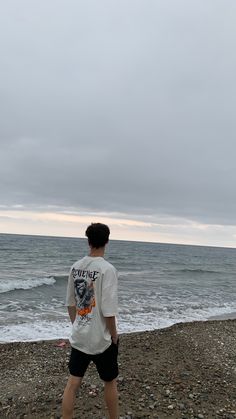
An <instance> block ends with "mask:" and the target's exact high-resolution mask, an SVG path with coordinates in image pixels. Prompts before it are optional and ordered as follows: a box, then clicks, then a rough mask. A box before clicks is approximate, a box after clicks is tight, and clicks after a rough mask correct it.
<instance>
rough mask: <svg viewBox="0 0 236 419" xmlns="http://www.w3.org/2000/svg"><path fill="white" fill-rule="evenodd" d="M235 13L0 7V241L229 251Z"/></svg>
mask: <svg viewBox="0 0 236 419" xmlns="http://www.w3.org/2000/svg"><path fill="white" fill-rule="evenodd" d="M235 28H236V2H235V0H221V1H219V0H198V1H189V0H169V1H166V0H161V1H159V0H142V1H141V0H119V1H118V0H117V1H110V0H107V1H104V0H99V1H97V0H91V1H86V2H82V1H77V0H73V1H70V0H69V1H65V0H64V1H61V0H40V1H39V0H38V1H34V2H32V1H31V0H21V1H20V2H19V1H17V0H9V1H7V2H4V1H0V57H1V65H0V118H1V121H0V122H1V123H0V144H1V149H0V150H1V152H0V231H2V232H12V233H13V232H16V233H27V234H30V233H32V234H35V233H36V234H40V233H41V234H54V235H68V236H77V235H79V236H82V235H83V229H84V226H85V225H86V223H88V222H91V221H97V220H102V221H107V222H109V223H110V224H112V226H113V230H112V231H113V238H124V239H130V240H151V241H166V242H175V243H176V242H179V243H195V244H196V243H198V244H212V245H222V246H234V247H236V193H235V184H236V168H235V155H236V117H235V110H236V81H235V74H236V55H235V51H236V29H235Z"/></svg>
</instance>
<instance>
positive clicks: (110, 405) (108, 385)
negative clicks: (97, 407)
mask: <svg viewBox="0 0 236 419" xmlns="http://www.w3.org/2000/svg"><path fill="white" fill-rule="evenodd" d="M104 385H105V387H104V397H105V402H106V405H107V409H108V413H109V419H118V391H117V382H116V379H115V380H112V381H105V383H104Z"/></svg>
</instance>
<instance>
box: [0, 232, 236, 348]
mask: <svg viewBox="0 0 236 419" xmlns="http://www.w3.org/2000/svg"><path fill="white" fill-rule="evenodd" d="M87 253H88V246H87V241H86V239H76V238H59V237H42V236H21V235H7V234H0V342H12V341H27V340H41V339H54V338H68V337H69V334H70V329H71V326H70V323H69V319H68V314H67V309H66V307H65V295H66V287H67V279H68V273H69V270H70V267H71V265H72V264H73V263H74V262H75V261H76V260H77V259H79V258H81V257H83V256H84V255H86V254H87ZM106 259H107V260H108V261H109V262H111V263H112V264H114V266H115V267H116V269H117V270H118V272H119V281H118V287H119V317H118V328H119V332H120V333H123V332H126V333H127V332H134V331H142V330H152V329H159V328H163V327H167V326H170V325H172V324H174V323H179V322H187V321H194V320H207V319H209V318H211V317H217V316H230V313H235V312H236V298H235V297H236V280H235V278H236V249H227V248H216V247H201V246H185V245H174V244H160V243H143V242H129V241H112V240H111V241H110V243H109V245H108V248H107V252H106Z"/></svg>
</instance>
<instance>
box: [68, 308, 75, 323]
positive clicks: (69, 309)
mask: <svg viewBox="0 0 236 419" xmlns="http://www.w3.org/2000/svg"><path fill="white" fill-rule="evenodd" d="M67 309H68V313H69V316H70V321H71V323H72V324H73V323H74V321H75V317H76V307H75V306H68V307H67Z"/></svg>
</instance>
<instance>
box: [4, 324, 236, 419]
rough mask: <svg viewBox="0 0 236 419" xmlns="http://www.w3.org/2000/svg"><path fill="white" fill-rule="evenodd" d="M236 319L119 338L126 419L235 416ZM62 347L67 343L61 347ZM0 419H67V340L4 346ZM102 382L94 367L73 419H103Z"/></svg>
mask: <svg viewBox="0 0 236 419" xmlns="http://www.w3.org/2000/svg"><path fill="white" fill-rule="evenodd" d="M235 342H236V320H235V319H229V320H222V319H217V320H206V321H205V320H204V321H193V322H186V323H177V324H174V325H172V326H170V327H167V328H163V329H158V330H153V331H144V332H133V333H124V334H121V335H120V347H119V351H120V356H119V363H120V374H119V378H118V390H119V394H120V415H121V416H122V417H123V418H129V419H136V418H140V419H141V418H142V419H144V418H159V419H167V418H174V419H178V418H179V419H183V418H187V419H192V418H193V419H194V418H199V419H203V418H205V419H208V418H224V419H234V418H236V366H235V360H236V358H235ZM60 344H62V345H60ZM0 351H1V356H0V368H1V375H2V380H1V387H0V417H1V418H2V419H4V418H12V419H13V418H16V419H18V418H19V419H22V418H25V419H41V418H42V419H44V418H48V419H52V418H55V419H56V418H57V419H59V418H60V417H61V412H60V409H61V397H62V393H63V389H64V386H65V384H66V381H67V377H68V371H67V362H68V358H69V354H70V346H69V343H68V340H64V339H57V340H55V339H53V340H42V341H34V342H32V341H31V342H9V343H1V344H0ZM104 416H105V413H104V402H103V383H102V382H101V381H100V380H99V377H98V375H97V373H96V370H95V368H94V366H93V365H90V367H89V369H88V371H87V373H86V375H85V378H84V382H83V385H82V387H81V390H80V392H79V394H78V397H77V399H76V409H75V417H86V418H87V419H90V418H91V419H92V418H94V419H101V418H104Z"/></svg>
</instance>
